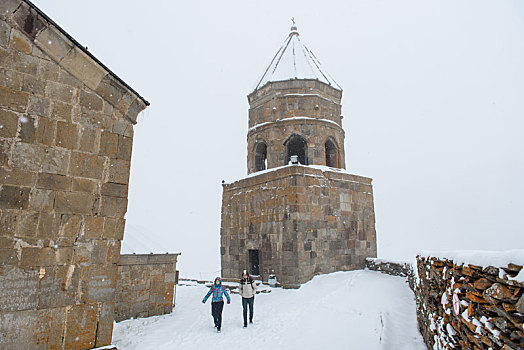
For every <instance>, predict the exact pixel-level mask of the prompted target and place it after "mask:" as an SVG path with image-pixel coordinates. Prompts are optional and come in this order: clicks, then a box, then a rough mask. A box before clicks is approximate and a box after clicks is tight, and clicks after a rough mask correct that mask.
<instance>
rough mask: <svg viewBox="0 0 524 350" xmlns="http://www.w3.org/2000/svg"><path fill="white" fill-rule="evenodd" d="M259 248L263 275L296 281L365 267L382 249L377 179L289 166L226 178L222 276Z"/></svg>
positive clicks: (234, 273)
mask: <svg viewBox="0 0 524 350" xmlns="http://www.w3.org/2000/svg"><path fill="white" fill-rule="evenodd" d="M249 249H257V250H259V251H260V273H261V277H262V279H263V280H267V278H268V276H269V274H272V273H274V274H276V276H277V279H278V281H279V282H280V284H281V285H282V286H283V287H284V288H297V287H299V286H300V284H302V283H304V282H307V281H309V280H310V279H311V278H313V276H314V275H315V274H321V273H330V272H334V271H341V270H342V271H347V270H353V269H362V268H364V265H365V259H366V258H367V257H374V256H376V252H377V250H376V233H375V214H374V209H373V193H372V186H371V179H368V178H364V177H360V176H355V175H350V174H347V173H342V172H335V171H326V172H322V171H321V170H318V169H314V168H310V167H306V166H299V165H295V166H287V167H283V168H279V169H276V170H274V171H270V172H266V173H263V174H260V175H256V176H251V177H249V178H247V179H243V180H240V181H237V182H235V183H232V184H224V185H223V199H222V227H221V256H222V276H223V277H224V278H237V277H238V276H239V275H240V274H241V272H242V270H244V269H247V268H248V250H249Z"/></svg>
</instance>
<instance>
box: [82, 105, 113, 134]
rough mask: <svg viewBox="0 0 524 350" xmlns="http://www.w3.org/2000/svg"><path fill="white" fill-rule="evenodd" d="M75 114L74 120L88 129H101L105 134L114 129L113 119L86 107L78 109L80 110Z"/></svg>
mask: <svg viewBox="0 0 524 350" xmlns="http://www.w3.org/2000/svg"><path fill="white" fill-rule="evenodd" d="M74 113H76V114H74V115H73V118H74V119H73V120H75V121H76V122H78V123H80V124H82V125H84V126H86V127H89V128H92V129H100V132H105V131H106V130H111V128H112V125H113V120H112V118H111V117H110V116H108V115H105V114H103V113H101V112H97V111H93V110H90V109H87V108H85V107H78V110H77V111H76V112H74Z"/></svg>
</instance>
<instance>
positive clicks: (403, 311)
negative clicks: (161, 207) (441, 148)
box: [113, 270, 426, 350]
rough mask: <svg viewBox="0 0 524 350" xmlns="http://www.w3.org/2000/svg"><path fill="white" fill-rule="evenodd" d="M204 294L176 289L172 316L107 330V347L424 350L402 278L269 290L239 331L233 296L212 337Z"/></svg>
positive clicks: (343, 276)
mask: <svg viewBox="0 0 524 350" xmlns="http://www.w3.org/2000/svg"><path fill="white" fill-rule="evenodd" d="M207 290H208V288H207V287H205V286H204V285H200V284H196V283H195V284H193V285H185V286H182V285H180V286H177V290H176V307H175V310H174V311H173V313H172V314H170V315H164V316H156V317H150V318H143V319H136V320H128V321H123V322H120V323H116V324H115V328H114V331H113V343H114V344H115V345H116V346H117V347H118V349H120V350H128V349H129V350H131V349H140V350H146V349H158V350H161V349H185V350H190V349H205V348H208V347H212V348H214V349H228V350H234V349H246V348H249V349H251V350H257V349H297V350H298V349H300V350H303V349H381V350H395V349H399V350H400V349H402V350H410V349H413V350H414V349H417V350H418V349H420V350H425V349H426V346H425V345H424V343H423V341H422V337H421V335H420V333H419V332H418V329H417V321H416V313H415V301H414V298H413V293H412V292H411V290H410V289H409V287H408V285H407V283H406V282H405V278H401V277H393V276H389V275H385V274H381V273H379V272H375V271H367V270H358V271H351V272H336V273H333V274H329V275H322V276H317V277H315V278H314V279H313V280H312V281H310V282H308V283H306V284H304V285H302V287H301V288H300V289H297V290H284V289H280V288H272V289H270V290H271V293H267V294H266V293H260V294H257V296H256V297H255V317H254V324H253V325H249V326H248V327H247V328H246V329H244V328H242V324H243V321H242V306H241V297H240V296H239V295H238V294H232V295H231V297H232V300H231V304H230V305H227V304H226V305H225V306H224V312H223V321H222V333H216V331H215V329H214V328H213V320H212V318H211V311H210V309H211V307H210V301H209V300H208V302H207V304H205V305H204V304H202V302H201V300H202V298H203V296H204V295H205V293H206V292H207Z"/></svg>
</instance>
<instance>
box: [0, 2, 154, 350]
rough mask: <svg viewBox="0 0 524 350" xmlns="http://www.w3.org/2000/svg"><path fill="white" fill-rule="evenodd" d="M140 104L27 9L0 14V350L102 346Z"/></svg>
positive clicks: (108, 329) (7, 7) (1, 9)
mask: <svg viewBox="0 0 524 350" xmlns="http://www.w3.org/2000/svg"><path fill="white" fill-rule="evenodd" d="M146 104H147V102H145V101H144V100H143V99H141V98H140V97H139V96H138V95H137V94H136V93H135V92H134V91H132V90H130V88H128V87H126V86H125V85H124V83H123V82H122V81H121V80H119V79H118V78H117V77H116V76H115V75H114V74H113V73H111V72H109V71H108V70H107V69H106V68H104V67H103V66H101V64H100V63H99V62H97V61H96V60H95V59H94V58H93V57H92V56H90V55H89V54H88V53H86V49H84V48H81V47H79V46H78V45H77V44H76V43H75V42H73V41H72V40H71V38H70V37H68V36H67V35H66V34H65V33H64V32H63V30H61V29H59V28H58V27H57V26H56V25H55V24H53V23H52V22H50V20H49V19H48V18H47V17H46V16H45V15H43V14H42V13H41V12H39V10H37V9H36V8H35V7H34V5H32V4H30V3H28V2H25V1H21V0H17V1H15V0H2V1H1V2H0V344H1V346H0V347H2V349H13V348H16V349H86V348H92V347H94V346H102V345H107V344H110V343H111V337H112V328H113V317H114V310H113V309H114V302H113V298H114V290H115V286H116V272H117V265H116V264H117V261H118V258H119V255H120V241H121V240H122V236H123V233H124V224H125V220H124V214H125V212H126V210H127V187H128V179H129V170H130V159H131V149H132V143H133V123H135V122H136V117H137V114H138V113H139V112H140V111H141V110H142V109H143V108H145V107H146Z"/></svg>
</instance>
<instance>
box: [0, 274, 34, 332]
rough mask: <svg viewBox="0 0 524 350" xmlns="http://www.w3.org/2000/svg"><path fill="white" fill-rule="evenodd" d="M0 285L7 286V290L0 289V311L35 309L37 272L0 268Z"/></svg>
mask: <svg viewBox="0 0 524 350" xmlns="http://www.w3.org/2000/svg"><path fill="white" fill-rule="evenodd" d="M0 285H2V286H9V288H0V310H2V311H15V310H28V309H33V308H35V306H36V293H37V290H38V289H37V286H38V270H34V269H20V268H19V267H17V266H0ZM0 314H1V313H0ZM1 327H2V326H0V328H1Z"/></svg>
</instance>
